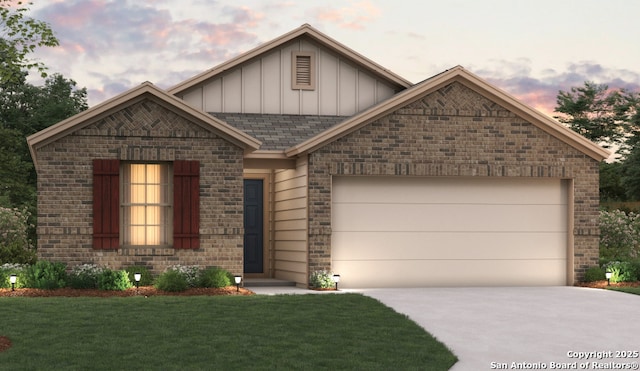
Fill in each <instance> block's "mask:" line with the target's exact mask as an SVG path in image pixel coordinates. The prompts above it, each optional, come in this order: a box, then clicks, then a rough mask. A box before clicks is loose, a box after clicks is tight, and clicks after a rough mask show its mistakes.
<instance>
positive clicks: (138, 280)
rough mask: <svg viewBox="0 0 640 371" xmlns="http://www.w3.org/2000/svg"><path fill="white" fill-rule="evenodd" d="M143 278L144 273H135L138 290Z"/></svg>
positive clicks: (134, 277)
mask: <svg viewBox="0 0 640 371" xmlns="http://www.w3.org/2000/svg"><path fill="white" fill-rule="evenodd" d="M141 278H142V274H140V273H138V272H136V273H134V274H133V279H134V280H135V281H136V290H137V289H138V288H139V287H140V279H141Z"/></svg>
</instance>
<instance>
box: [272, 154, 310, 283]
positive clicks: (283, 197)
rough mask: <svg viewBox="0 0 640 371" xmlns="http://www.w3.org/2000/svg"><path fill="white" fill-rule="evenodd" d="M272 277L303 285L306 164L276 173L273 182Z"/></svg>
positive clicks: (305, 230)
mask: <svg viewBox="0 0 640 371" xmlns="http://www.w3.org/2000/svg"><path fill="white" fill-rule="evenodd" d="M274 188H275V194H274V225H275V241H274V249H275V278H279V279H285V280H290V281H295V282H296V283H297V284H298V285H299V286H306V284H307V282H308V277H307V163H306V161H299V163H298V165H297V168H296V169H290V170H281V171H276V173H275V181H274Z"/></svg>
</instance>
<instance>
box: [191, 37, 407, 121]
mask: <svg viewBox="0 0 640 371" xmlns="http://www.w3.org/2000/svg"><path fill="white" fill-rule="evenodd" d="M300 51H304V52H313V57H314V58H315V60H316V64H315V66H316V68H315V71H313V72H312V73H315V77H316V81H317V84H316V87H315V89H314V90H301V89H292V87H291V68H292V53H293V52H300ZM399 89H400V88H396V87H394V86H393V85H391V84H390V83H388V82H386V81H383V80H381V79H379V78H376V77H375V76H373V75H372V74H370V73H368V72H367V71H366V70H364V69H363V68H359V67H358V66H357V65H356V64H354V63H352V62H351V61H349V60H346V59H344V58H341V57H340V56H338V55H337V54H334V53H332V52H331V51H330V50H329V49H327V48H323V47H321V46H320V45H319V44H317V43H314V42H313V41H311V40H310V39H297V40H294V41H292V42H290V43H287V44H285V45H283V46H282V47H281V48H278V49H276V50H273V51H271V52H270V53H266V54H264V55H262V56H260V57H257V58H255V59H252V60H250V61H248V62H247V63H244V64H241V65H239V66H238V67H237V68H235V69H232V70H230V71H225V72H223V73H221V74H220V75H218V76H215V77H213V78H212V79H210V80H207V81H205V82H203V83H202V84H200V85H198V86H196V87H194V88H193V89H191V90H189V91H187V92H185V93H183V94H182V96H181V97H180V98H182V99H183V100H185V101H186V102H187V103H188V104H190V105H192V106H194V107H196V108H198V109H201V110H203V111H205V112H234V113H262V114H294V115H298V114H300V115H336V116H350V115H353V114H355V113H357V112H360V111H362V110H364V109H367V108H369V107H371V106H373V105H375V104H378V103H380V102H382V101H383V100H385V99H388V98H390V97H391V96H392V95H394V94H395V93H396V92H397V91H398V90H399Z"/></svg>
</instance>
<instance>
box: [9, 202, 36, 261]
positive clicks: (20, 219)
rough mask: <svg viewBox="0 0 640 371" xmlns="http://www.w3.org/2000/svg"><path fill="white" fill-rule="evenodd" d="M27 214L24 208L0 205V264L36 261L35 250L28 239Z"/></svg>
mask: <svg viewBox="0 0 640 371" xmlns="http://www.w3.org/2000/svg"><path fill="white" fill-rule="evenodd" d="M29 216H30V214H29V212H28V211H26V209H25V210H22V211H21V210H18V209H9V208H6V207H0V264H3V263H21V264H34V263H35V262H36V252H35V250H34V249H33V244H32V243H31V241H30V240H29V233H28V230H29V227H30V225H29V221H28V219H29ZM31 227H33V226H31Z"/></svg>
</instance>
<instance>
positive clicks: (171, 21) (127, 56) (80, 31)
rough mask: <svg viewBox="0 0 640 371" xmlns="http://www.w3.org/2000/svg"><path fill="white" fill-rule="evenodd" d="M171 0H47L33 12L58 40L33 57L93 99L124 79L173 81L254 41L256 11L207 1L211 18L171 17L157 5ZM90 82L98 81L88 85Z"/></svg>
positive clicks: (119, 86)
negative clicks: (75, 84)
mask: <svg viewBox="0 0 640 371" xmlns="http://www.w3.org/2000/svg"><path fill="white" fill-rule="evenodd" d="M165 4H166V5H165ZM171 4H172V3H171V2H168V1H165V0H153V1H145V2H139V1H132V0H65V1H64V2H63V1H52V2H49V3H47V4H46V5H45V6H42V7H40V8H38V9H37V10H36V11H35V12H34V17H35V18H37V19H41V20H44V21H46V22H48V23H49V24H51V27H52V29H53V30H54V32H55V33H56V36H57V38H58V39H59V41H60V46H59V47H57V48H52V49H51V50H42V51H39V52H38V57H39V58H41V59H42V60H43V61H44V62H45V64H47V65H48V66H50V68H51V70H52V71H53V72H60V73H62V74H64V75H66V76H68V77H70V78H74V79H75V80H76V81H78V84H79V85H80V86H88V87H90V89H89V101H90V104H94V103H97V102H100V101H101V100H103V99H104V98H109V97H110V96H109V94H111V93H112V92H116V93H120V92H122V91H124V90H126V89H128V88H131V87H132V86H133V85H128V86H125V85H126V84H128V83H131V82H132V83H133V84H138V83H140V82H143V81H152V82H154V83H160V84H163V85H165V84H166V83H165V81H166V80H167V79H168V80H170V81H171V82H172V83H177V82H178V81H172V80H174V79H175V77H176V76H181V77H183V76H184V78H188V77H191V76H193V75H195V74H196V73H199V72H201V71H204V70H206V69H209V68H212V67H214V66H215V65H217V64H219V63H221V62H223V61H225V60H226V59H228V58H230V57H233V56H235V55H237V54H239V53H240V52H243V51H245V50H248V49H250V48H251V47H253V46H255V44H257V42H258V40H259V38H258V35H257V34H255V33H253V32H252V30H253V29H255V28H256V27H257V25H258V24H259V23H260V22H261V21H262V19H263V18H264V15H263V14H262V13H260V12H259V11H256V10H253V9H251V8H248V7H245V6H233V5H230V6H223V5H218V4H217V3H216V2H211V1H207V2H203V3H202V4H200V6H201V7H204V9H206V11H208V12H211V14H215V17H207V18H205V19H206V20H199V19H195V18H193V17H189V16H188V14H186V15H187V16H185V17H182V18H177V17H176V14H174V13H172V12H171V11H169V10H168V8H166V7H165V6H170V5H171ZM188 10H189V11H193V9H188ZM198 10H200V9H198ZM136 69H137V71H136V72H133V71H134V70H136ZM71 71H73V75H69V74H70V73H71ZM194 71H195V72H194ZM186 73H191V75H189V76H185V74H186ZM83 76H84V80H83V78H82V77H83ZM166 85H167V86H170V85H171V84H166ZM96 86H104V87H102V88H97V89H93V90H92V89H91V88H95V87H96ZM123 88H124V89H123Z"/></svg>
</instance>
